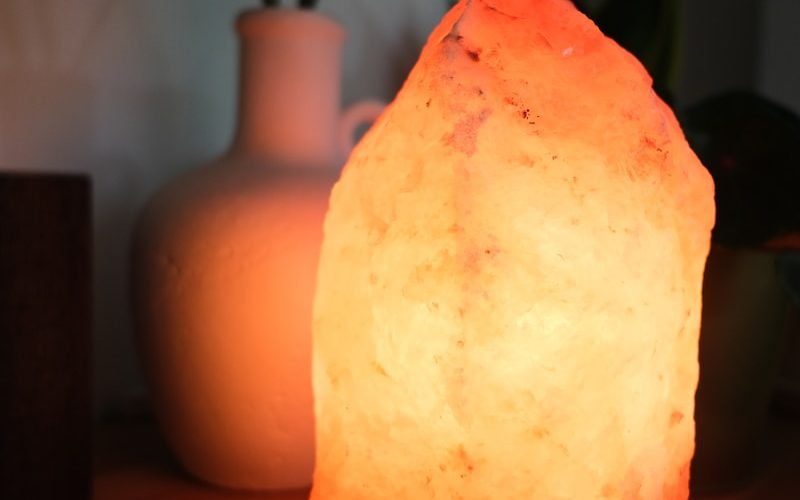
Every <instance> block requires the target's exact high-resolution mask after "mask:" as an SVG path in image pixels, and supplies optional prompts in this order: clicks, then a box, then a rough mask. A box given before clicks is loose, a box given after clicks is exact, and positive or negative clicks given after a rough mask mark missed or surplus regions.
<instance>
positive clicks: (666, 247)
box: [312, 0, 714, 500]
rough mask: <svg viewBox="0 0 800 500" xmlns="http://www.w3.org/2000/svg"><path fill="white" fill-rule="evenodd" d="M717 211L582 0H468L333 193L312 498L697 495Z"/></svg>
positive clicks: (628, 64)
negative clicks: (703, 339) (692, 470)
mask: <svg viewBox="0 0 800 500" xmlns="http://www.w3.org/2000/svg"><path fill="white" fill-rule="evenodd" d="M713 212H714V207H713V186H712V182H711V180H710V177H709V175H708V174H707V172H706V170H705V169H704V168H703V166H702V165H701V164H700V163H699V161H698V160H697V158H696V157H695V155H694V154H693V153H692V151H691V150H690V149H689V147H688V146H687V144H686V142H685V140H684V138H683V135H682V132H681V130H680V128H679V125H678V123H677V122H676V120H675V118H674V116H673V114H672V112H671V111H670V110H669V109H668V108H667V107H666V106H665V105H664V104H663V103H662V102H661V101H660V100H659V99H658V98H657V97H656V95H655V94H654V93H653V92H652V90H651V81H650V78H649V77H648V75H647V74H646V72H645V70H644V69H643V68H642V67H641V66H640V64H639V63H638V62H637V61H636V60H635V59H634V58H633V57H632V56H631V55H629V54H628V53H626V52H625V51H623V50H622V49H621V48H620V47H619V46H617V45H616V44H615V43H614V42H612V41H610V40H609V39H607V38H605V37H604V36H603V35H602V34H601V33H600V32H599V31H598V29H597V28H596V27H595V26H594V25H593V24H592V23H591V22H590V21H589V20H588V19H587V18H585V17H584V16H583V15H581V14H580V13H578V12H577V11H576V10H575V9H574V7H573V6H572V4H571V3H570V2H569V1H567V0H472V1H462V2H461V3H459V4H458V5H457V6H456V7H455V8H454V9H453V10H452V11H451V12H450V13H449V14H448V15H447V16H446V17H445V18H444V20H443V21H442V23H441V25H440V26H439V27H438V28H437V29H436V30H435V31H434V32H433V34H432V35H431V37H430V39H429V41H428V44H427V46H426V47H425V49H424V51H423V53H422V56H421V58H420V60H419V63H418V64H417V66H416V67H415V68H414V70H413V72H412V73H411V75H410V77H409V79H408V81H407V83H406V84H405V86H404V88H403V89H402V91H401V92H400V93H399V95H398V96H397V99H396V101H395V102H394V103H393V104H392V105H391V107H390V108H389V109H388V110H387V112H386V113H385V114H384V116H383V117H382V118H381V119H380V120H379V122H378V123H377V124H376V125H375V126H374V127H373V129H372V131H371V132H370V133H369V134H368V136H367V137H366V138H365V139H364V140H363V141H362V143H361V145H360V146H359V147H358V148H357V150H356V151H355V152H354V154H353V155H352V157H351V159H350V161H349V163H348V165H347V167H346V169H345V171H344V173H343V175H342V178H341V180H340V182H339V183H338V185H337V186H336V188H335V189H334V192H333V195H332V200H331V208H330V211H329V213H328V216H327V221H326V228H325V231H326V235H325V243H324V245H323V249H322V260H321V263H320V266H321V267H320V272H319V281H318V289H317V296H316V303H315V313H314V314H315V319H314V384H315V392H316V403H315V404H316V415H317V440H318V451H317V469H316V473H315V485H314V490H313V493H312V498H313V499H314V500H382V499H387V500H389V499H391V500H398V499H400V500H403V499H408V500H426V499H442V500H445V499H447V500H450V499H463V500H472V499H476V500H477V499H487V500H488V499H510V500H531V499H536V500H549V499H568V500H584V499H602V498H615V499H616V498H618V499H647V500H653V499H675V498H687V496H688V470H689V462H690V459H691V456H692V451H693V446H694V444H693V443H694V424H693V418H692V414H693V398H694V392H695V386H696V383H697V376H698V366H697V343H698V331H699V320H700V308H701V301H700V300H701V281H702V273H703V266H704V263H705V258H706V255H707V252H708V247H709V238H710V230H711V226H712V223H713V222H712V221H713Z"/></svg>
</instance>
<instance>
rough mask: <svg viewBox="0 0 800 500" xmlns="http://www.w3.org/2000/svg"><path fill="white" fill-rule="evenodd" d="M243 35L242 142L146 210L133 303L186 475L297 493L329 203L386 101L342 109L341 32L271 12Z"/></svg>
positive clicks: (306, 478)
mask: <svg viewBox="0 0 800 500" xmlns="http://www.w3.org/2000/svg"><path fill="white" fill-rule="evenodd" d="M237 30H238V33H239V36H240V38H241V89H240V107H239V123H238V130H237V133H236V137H235V141H234V144H233V146H232V148H231V149H230V150H229V151H228V152H227V153H226V154H225V155H224V156H223V157H222V158H220V159H219V160H217V161H216V162H214V163H212V164H211V165H208V166H206V167H203V168H200V169H197V170H194V171H192V172H191V173H189V174H188V175H186V176H184V177H182V178H179V179H177V180H176V181H174V182H173V183H172V184H170V185H169V186H168V187H167V188H166V189H165V190H163V191H162V192H160V193H159V194H157V196H155V198H154V199H153V200H152V201H151V203H150V204H149V206H148V207H147V209H146V211H145V213H144V215H143V217H142V220H141V223H140V225H139V229H138V234H137V238H136V247H135V249H134V262H133V284H134V306H135V309H136V316H137V320H138V332H139V344H140V349H141V355H142V359H143V364H144V367H145V372H146V375H147V377H148V381H149V386H150V389H151V393H152V398H153V402H154V406H155V409H156V411H157V415H158V417H159V420H160V423H161V426H162V429H163V431H164V433H165V435H166V437H167V439H168V441H169V444H170V445H171V447H172V448H173V450H174V451H175V453H176V454H177V456H178V457H179V459H180V460H181V462H182V463H183V465H184V466H185V467H186V469H187V470H188V471H190V472H191V473H192V474H194V475H196V476H198V477H200V478H202V479H204V480H206V481H209V482H211V483H215V484H218V485H222V486H228V487H234V488H244V489H288V488H295V487H302V486H306V485H308V484H310V481H311V474H312V469H313V448H314V436H313V410H312V393H311V368H310V355H311V349H310V345H311V344H310V321H311V301H312V296H313V288H314V280H315V274H316V265H317V256H318V251H319V246H320V242H321V237H322V219H323V215H324V213H325V210H326V208H327V202H328V194H329V191H330V188H331V186H332V184H333V182H334V180H335V179H336V177H337V175H338V170H339V167H340V166H341V165H342V164H343V162H344V159H345V157H346V155H347V153H348V152H349V149H350V148H351V147H352V136H353V133H354V129H355V127H356V126H357V125H358V124H359V123H364V122H368V121H371V120H373V119H374V118H375V117H376V115H377V114H378V113H379V112H380V110H381V109H382V105H380V104H379V103H376V102H365V103H361V104H359V105H357V106H355V107H354V108H351V109H350V110H348V111H346V112H345V113H341V112H340V65H341V49H342V45H343V42H344V36H345V33H344V31H343V29H342V28H341V27H340V26H339V25H337V24H336V23H334V22H333V21H330V20H328V19H326V18H324V17H322V16H320V15H318V14H315V13H313V12H309V11H298V10H280V9H261V10H254V11H250V12H246V13H244V14H243V15H242V16H241V17H240V18H239V20H238V23H237Z"/></svg>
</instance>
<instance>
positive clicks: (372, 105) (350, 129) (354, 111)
mask: <svg viewBox="0 0 800 500" xmlns="http://www.w3.org/2000/svg"><path fill="white" fill-rule="evenodd" d="M384 109H386V103H385V102H382V101H378V100H366V101H361V102H357V103H355V104H353V105H352V106H350V107H349V108H347V109H346V110H345V111H344V113H342V118H341V122H340V124H339V130H340V132H339V134H340V135H339V144H340V147H341V149H342V152H343V153H344V154H345V155H349V154H350V151H352V150H353V147H354V146H355V145H356V138H355V135H356V129H357V128H358V126H359V125H364V124H371V123H372V122H374V121H375V120H377V119H378V116H380V114H381V113H382V112H383V110H384Z"/></svg>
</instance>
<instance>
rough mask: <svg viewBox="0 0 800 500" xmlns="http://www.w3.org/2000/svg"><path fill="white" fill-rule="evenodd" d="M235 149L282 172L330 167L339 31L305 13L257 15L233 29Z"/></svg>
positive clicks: (335, 157) (337, 151) (335, 153)
mask: <svg viewBox="0 0 800 500" xmlns="http://www.w3.org/2000/svg"><path fill="white" fill-rule="evenodd" d="M237 31H238V33H239V38H240V65H241V66H240V89H239V111H238V124H237V131H236V137H235V142H234V150H235V151H239V152H243V153H246V154H253V155H259V156H262V157H265V158H268V159H269V160H271V161H274V162H276V163H279V164H282V165H305V166H322V167H324V166H333V165H337V164H338V163H340V162H341V161H342V159H343V157H344V152H343V151H341V147H340V141H339V118H340V100H341V88H340V78H341V51H342V46H343V43H344V37H345V34H344V30H343V29H342V28H341V27H340V26H339V25H337V24H336V23H334V22H333V21H331V20H328V19H326V18H324V17H322V16H320V15H318V14H315V13H311V12H302V11H298V10H280V9H260V10H254V11H249V12H245V13H244V14H242V15H241V16H240V17H239V19H238V22H237Z"/></svg>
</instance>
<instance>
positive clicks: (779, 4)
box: [0, 0, 800, 415]
mask: <svg viewBox="0 0 800 500" xmlns="http://www.w3.org/2000/svg"><path fill="white" fill-rule="evenodd" d="M446 3H447V2H446V1H445V0H405V1H396V0H321V1H320V10H321V11H322V12H324V13H326V14H329V15H330V16H332V17H333V18H335V19H337V20H339V21H340V22H341V23H342V24H344V25H345V26H346V28H347V29H348V30H349V32H350V38H349V42H348V45H347V50H346V54H345V67H344V87H343V88H344V91H343V94H344V95H343V101H344V103H348V102H353V101H355V100H357V99H361V98H365V97H379V98H383V99H387V100H388V99H390V98H391V97H392V96H393V95H394V93H395V92H396V90H397V88H398V87H399V85H400V84H401V83H402V81H403V79H404V77H405V74H406V73H407V72H408V70H409V69H410V67H411V65H412V64H413V62H414V60H415V58H416V55H417V53H418V51H419V49H420V47H421V46H422V44H423V42H424V40H425V38H426V36H427V33H428V32H429V31H430V30H431V29H432V27H433V26H434V25H435V24H436V23H437V21H438V19H439V18H440V17H441V15H442V13H443V12H444V10H445V4H446ZM257 5H258V2H257V1H246V0H226V1H224V2H222V1H219V0H168V1H164V0H82V1H80V2H75V1H69V0H1V1H0V169H4V170H23V171H69V172H88V173H90V174H91V177H92V180H93V184H94V217H95V247H94V251H95V255H94V267H95V276H94V283H95V332H94V335H95V341H94V360H95V361H94V363H95V374H94V377H95V401H96V407H97V410H98V412H99V414H101V415H108V414H114V413H119V412H125V411H126V409H128V408H130V407H131V405H132V404H135V403H136V402H137V401H140V400H141V398H142V396H143V395H144V388H143V384H142V381H141V375H140V373H139V369H138V366H137V360H136V356H135V350H134V345H133V342H132V327H131V318H130V313H129V310H128V298H127V290H128V280H127V263H128V251H129V247H130V237H131V230H132V227H133V224H134V222H135V219H136V217H137V214H138V212H139V210H140V209H141V207H142V205H143V203H144V202H145V200H146V199H147V198H148V197H149V196H150V195H151V194H152V193H153V192H154V191H155V190H156V189H157V188H159V187H160V186H162V185H163V184H164V182H166V180H168V179H169V178H172V177H174V176H175V175H176V174H178V173H180V172H182V171H184V170H186V169H189V168H192V167H193V166H196V165H198V164H200V163H203V162H205V161H207V160H209V159H210V158H212V157H214V156H215V155H217V154H219V153H221V152H222V151H223V150H224V149H225V148H226V146H227V145H228V143H229V141H230V139H231V135H232V132H233V124H234V118H235V117H234V109H235V99H236V81H237V73H236V72H237V53H236V38H235V35H234V31H233V27H232V22H233V19H234V17H235V15H236V13H237V12H238V11H240V10H242V9H244V8H247V7H254V6H257ZM798 20H800V2H796V1H795V0H767V1H759V0H703V1H702V2H697V1H687V2H686V8H685V10H684V30H685V34H686V43H685V44H684V56H683V62H684V73H683V75H684V76H683V78H682V81H681V84H680V86H679V89H678V96H677V97H678V100H679V103H682V104H690V103H692V102H696V101H697V100H699V99H702V98H703V97H705V96H707V95H709V94H712V93H714V92H718V91H720V90H724V89H727V88H758V89H759V90H761V91H763V92H764V93H765V94H766V95H767V96H769V97H772V98H775V99H777V100H779V101H781V102H784V103H785V104H788V105H790V106H793V107H794V109H795V110H797V111H800V90H798V89H800V64H799V63H800V32H798V30H797V25H798V24H797V23H798ZM0 244H2V242H0Z"/></svg>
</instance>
